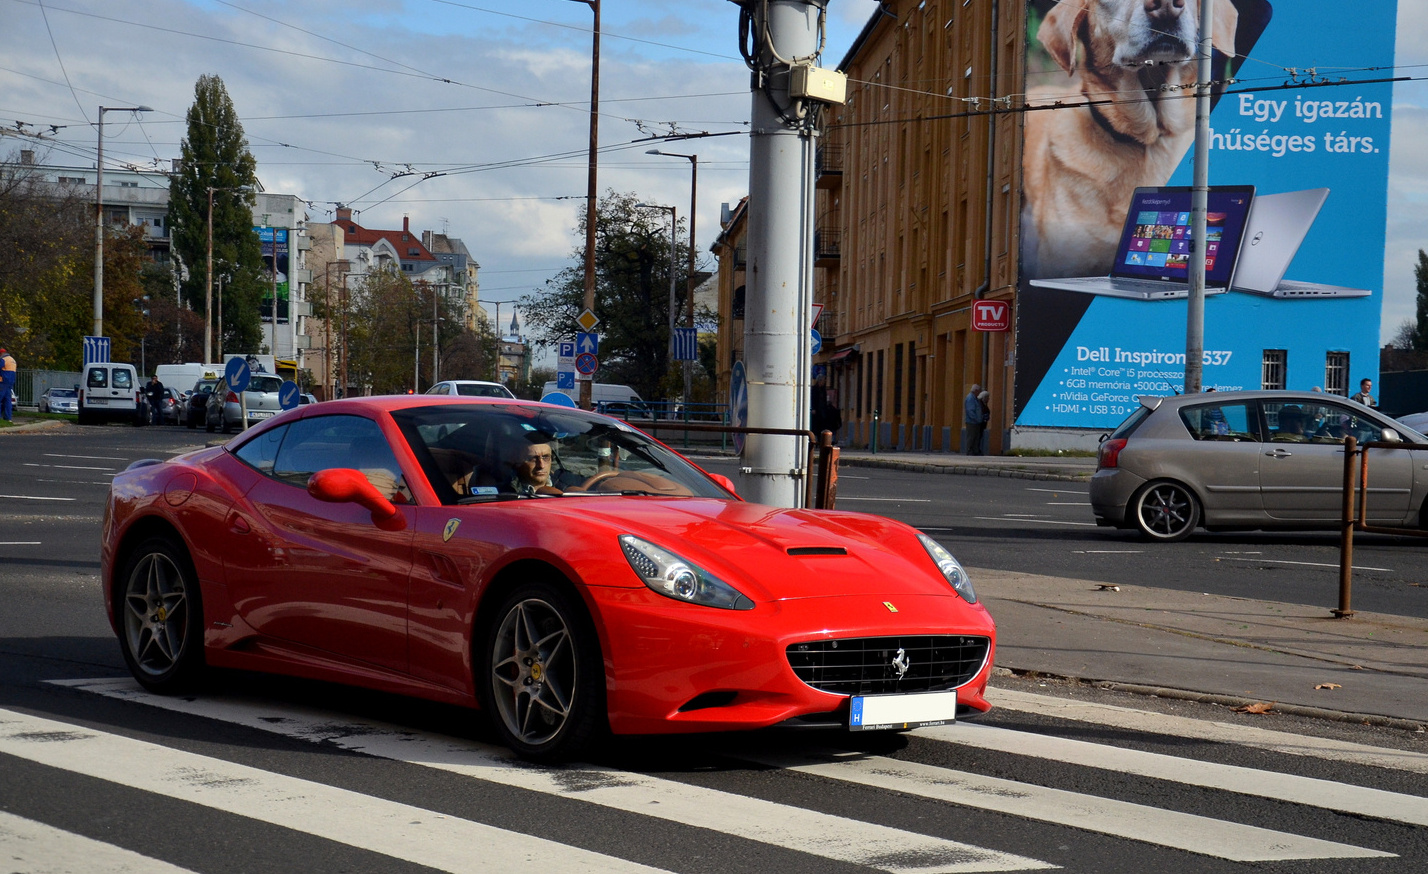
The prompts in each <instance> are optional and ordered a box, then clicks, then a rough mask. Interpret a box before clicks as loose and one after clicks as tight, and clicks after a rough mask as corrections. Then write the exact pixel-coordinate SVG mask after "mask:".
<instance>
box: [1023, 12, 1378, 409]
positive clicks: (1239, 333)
mask: <svg viewBox="0 0 1428 874" xmlns="http://www.w3.org/2000/svg"><path fill="white" fill-rule="evenodd" d="M1214 3H1215V5H1214V7H1213V10H1212V12H1213V21H1214V24H1213V27H1212V35H1211V36H1212V43H1213V45H1214V63H1213V69H1214V73H1213V76H1214V109H1213V111H1212V113H1211V116H1210V127H1211V135H1210V143H1209V168H1210V176H1209V181H1210V185H1211V186H1212V188H1211V193H1210V203H1209V207H1208V210H1207V222H1208V227H1207V236H1206V249H1205V254H1204V257H1205V258H1206V268H1207V270H1206V272H1207V277H1208V278H1207V287H1208V288H1209V292H1210V293H1207V296H1206V298H1205V321H1204V350H1205V351H1204V357H1203V359H1202V364H1203V368H1204V369H1203V384H1204V386H1205V387H1207V388H1208V387H1214V388H1218V389H1222V390H1228V389H1237V388H1260V387H1262V386H1282V387H1285V388H1291V389H1303V390H1309V389H1312V388H1316V387H1318V388H1323V389H1325V390H1329V391H1344V392H1345V393H1347V392H1351V391H1353V390H1355V388H1356V387H1357V385H1358V381H1359V379H1361V378H1364V377H1368V378H1375V377H1376V376H1377V371H1378V337H1379V315H1380V312H1381V305H1382V295H1383V263H1384V257H1383V256H1384V234H1385V227H1384V225H1385V214H1386V199H1387V186H1388V157H1389V155H1388V141H1389V126H1390V109H1391V106H1392V94H1391V85H1390V84H1388V83H1386V82H1375V83H1370V84H1365V83H1364V82H1363V80H1369V79H1378V78H1380V77H1381V76H1382V75H1383V74H1382V73H1378V72H1372V70H1374V69H1380V70H1381V69H1384V68H1388V67H1391V66H1392V59H1393V49H1394V28H1395V23H1396V17H1397V9H1396V3H1395V0H1365V2H1363V3H1359V4H1355V5H1354V6H1353V8H1352V11H1351V12H1349V11H1346V10H1347V7H1345V6H1344V5H1343V4H1342V3H1340V2H1331V0H1294V2H1288V0H1273V2H1271V0H1214ZM1199 14H1200V10H1199V7H1198V2H1197V0H1185V2H1184V3H1183V4H1179V5H1177V4H1175V3H1171V2H1161V3H1150V2H1145V0H1028V4H1027V58H1026V70H1027V82H1026V91H1027V102H1028V105H1029V107H1031V109H1030V111H1028V112H1027V113H1026V116H1025V145H1024V152H1023V163H1022V170H1023V179H1024V185H1023V202H1022V214H1021V228H1022V235H1021V264H1022V272H1021V286H1020V289H1019V298H1018V299H1019V303H1018V307H1017V347H1016V390H1015V404H1016V425H1017V426H1018V427H1065V428H1094V429H1103V428H1109V427H1113V426H1114V425H1116V424H1117V423H1118V422H1120V421H1121V420H1122V419H1123V418H1124V417H1125V416H1126V414H1127V413H1129V412H1130V411H1131V410H1133V409H1134V407H1135V405H1136V397H1138V396H1139V395H1145V394H1171V393H1173V392H1175V391H1177V390H1180V389H1181V388H1182V387H1183V385H1184V379H1185V347H1186V317H1187V310H1188V303H1187V300H1186V294H1185V290H1186V288H1187V284H1186V279H1187V278H1188V265H1189V260H1190V258H1192V257H1195V251H1194V246H1193V240H1192V234H1191V225H1190V212H1189V203H1190V193H1189V189H1188V186H1190V184H1191V182H1192V178H1191V174H1192V160H1193V155H1192V148H1191V147H1192V144H1193V140H1194V128H1195V100H1194V94H1195V88H1194V85H1195V82H1196V62H1195V60H1194V54H1195V52H1196V49H1197V43H1198V39H1199ZM1346 15H1350V16H1352V19H1353V21H1352V23H1349V22H1346V21H1345V16H1346ZM1051 106H1057V107H1058V108H1052V109H1047V108H1037V107H1051ZM1126 280H1137V282H1127V281H1126Z"/></svg>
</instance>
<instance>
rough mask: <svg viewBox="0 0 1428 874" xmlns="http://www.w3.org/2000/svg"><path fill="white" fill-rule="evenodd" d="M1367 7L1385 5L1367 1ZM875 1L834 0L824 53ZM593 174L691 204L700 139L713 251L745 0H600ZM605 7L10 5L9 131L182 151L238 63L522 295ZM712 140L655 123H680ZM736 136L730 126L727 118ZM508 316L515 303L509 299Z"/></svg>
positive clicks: (1399, 109) (1409, 266)
mask: <svg viewBox="0 0 1428 874" xmlns="http://www.w3.org/2000/svg"><path fill="white" fill-rule="evenodd" d="M972 2H983V0H972ZM1371 2H1372V0H1371ZM1399 7H1400V11H1399V26H1398V57H1397V64H1398V65H1399V75H1406V76H1425V77H1428V44H1425V41H1424V40H1423V39H1422V35H1423V34H1425V33H1428V3H1424V2H1422V0H1401V2H1400V3H1399ZM875 8H876V3H875V2H874V0H831V2H830V4H829V9H828V22H829V23H828V41H827V48H826V50H825V53H824V64H825V66H834V65H836V64H837V63H838V61H839V60H841V59H842V57H843V56H844V54H845V53H846V51H847V49H848V47H849V46H850V45H851V43H852V41H853V39H854V38H855V37H856V36H857V34H858V32H859V31H860V30H861V28H862V26H863V24H864V23H865V22H866V21H867V20H868V17H869V16H870V15H871V14H872V12H873V11H874V10H875ZM601 12H602V33H603V36H602V39H601V47H600V52H601V65H600V78H601V84H600V112H601V115H600V123H599V127H600V143H601V148H602V153H601V156H600V170H599V185H600V190H601V192H602V193H603V192H605V191H606V190H608V189H612V188H613V189H615V190H617V191H626V192H634V193H636V194H638V196H639V197H640V198H641V199H643V200H645V201H647V202H651V203H663V204H672V205H674V206H676V208H677V209H678V210H679V215H680V217H681V219H682V220H683V219H684V218H685V217H686V213H687V212H688V204H689V195H690V191H689V183H690V172H689V171H690V162H689V161H687V160H684V159H679V158H669V157H662V156H658V155H648V154H646V150H647V149H651V148H661V149H664V150H665V151H670V152H678V153H683V154H696V155H698V161H699V190H698V195H699V211H698V216H697V232H698V233H697V236H698V243H699V247H700V250H701V252H703V255H702V258H703V261H704V265H705V266H706V267H709V266H710V265H712V263H713V259H712V255H710V254H709V253H708V247H709V244H710V243H711V242H712V241H713V239H714V237H715V236H716V235H717V234H718V231H719V224H718V221H719V214H720V204H721V203H735V202H737V201H738V200H739V198H740V197H742V196H743V195H744V194H745V193H746V192H747V189H748V137H747V132H748V126H747V121H748V118H749V104H750V98H749V91H748V71H747V69H746V68H745V66H744V64H743V61H742V60H741V59H740V57H739V52H738V36H737V25H738V10H737V7H736V6H735V5H734V4H733V3H731V2H729V0H680V2H678V3H670V2H667V0H604V2H603V3H602V10H601ZM591 19H592V15H591V10H590V7H589V6H588V5H587V4H586V3H585V2H582V0H523V2H519V3H517V2H510V0H469V2H467V0H343V2H337V0H307V2H304V3H300V4H294V3H278V2H272V0H143V2H137V0H0V126H9V125H12V124H14V123H15V122H17V121H19V122H24V123H25V124H27V125H30V126H34V127H33V128H29V129H34V128H44V129H45V130H46V131H48V126H50V125H56V126H58V127H59V130H58V131H57V132H55V133H54V134H53V135H50V136H47V137H46V138H45V140H44V141H43V142H41V143H40V144H38V145H36V144H35V143H34V142H33V141H26V140H20V139H14V138H10V137H0V155H3V156H10V155H11V154H13V153H14V152H15V151H16V150H18V149H19V148H37V149H38V150H39V152H40V153H41V155H42V156H46V157H45V159H46V160H47V161H48V162H49V163H53V164H70V165H74V166H93V164H94V158H95V147H96V141H95V132H94V128H93V122H94V121H95V118H96V116H97V114H98V107H99V106H101V105H103V106H137V105H147V106H150V107H153V110H154V111H153V112H149V113H145V114H144V115H143V116H142V118H140V119H137V120H136V119H132V118H131V117H130V116H129V115H127V114H125V113H115V112H109V113H106V115H105V128H104V131H105V158H106V161H105V163H106V166H113V163H111V162H122V163H129V164H133V165H136V166H140V167H153V166H156V165H157V166H161V167H163V168H167V166H168V162H169V160H170V159H172V158H174V157H176V156H177V155H178V151H179V141H180V139H181V138H182V137H183V136H184V131H185V123H184V114H185V112H186V111H187V110H188V107H189V106H190V105H191V104H192V102H193V86H194V82H195V80H196V79H197V78H198V77H199V76H200V75H203V74H206V73H208V74H216V75H218V76H219V77H221V78H222V79H223V81H224V83H225V85H226V87H227V89H228V92H229V95H230V96H231V97H232V99H233V103H234V107H235V109H236V110H237V112H238V115H239V117H240V118H241V119H242V121H243V125H244V129H245V131H246V133H247V136H248V140H249V145H250V148H251V150H252V152H253V154H254V156H255V157H256V158H257V160H258V173H259V178H260V179H261V180H262V183H263V185H264V187H265V188H266V189H267V190H268V191H270V192H275V193H286V194H295V195H297V196H298V197H301V198H303V199H304V200H307V201H309V202H310V204H311V205H310V206H309V209H308V212H309V216H310V218H311V219H312V220H314V221H319V222H324V221H331V220H332V218H333V212H332V211H333V209H334V208H335V205H336V204H338V203H341V204H344V205H348V206H351V207H352V208H353V209H354V210H356V211H357V212H358V221H359V222H360V223H361V224H363V225H365V226H367V227H374V228H393V227H400V226H401V223H402V219H403V217H404V216H405V217H409V219H410V222H411V226H412V227H413V228H414V229H420V230H434V231H437V232H445V233H448V234H450V235H451V236H454V237H460V238H462V239H463V240H465V242H466V244H467V246H468V247H469V248H470V249H471V251H472V253H473V254H474V255H475V257H476V259H477V261H478V262H480V264H481V267H482V270H481V286H482V294H481V296H482V299H483V301H511V300H515V299H517V298H519V297H521V296H522V295H524V294H528V293H530V292H532V291H534V290H538V289H540V288H541V287H543V285H544V283H545V281H546V280H548V279H550V278H551V277H553V276H554V275H555V274H556V273H557V272H558V271H559V270H560V269H562V268H563V267H566V266H568V265H570V264H572V263H574V259H573V258H572V253H573V251H574V250H575V248H576V247H577V246H578V245H579V244H580V243H581V240H578V239H577V238H576V222H577V219H578V214H579V211H580V209H581V208H582V207H583V203H584V195H585V190H586V167H587V162H586V152H585V150H586V148H587V145H588V140H589V127H588V125H589V113H588V101H589V96H590V48H591V46H590V27H591ZM1393 115H1394V118H1393V146H1392V153H1391V159H1392V170H1391V179H1390V184H1389V223H1388V229H1387V230H1388V245H1387V251H1386V253H1385V300H1384V312H1383V331H1382V333H1383V336H1384V337H1385V338H1386V339H1387V338H1389V337H1391V336H1392V335H1393V333H1394V332H1395V331H1396V329H1397V327H1398V325H1399V324H1400V323H1401V322H1402V321H1403V320H1404V319H1406V318H1411V317H1412V315H1413V311H1414V309H1413V308H1414V280H1413V265H1414V264H1415V263H1416V260H1417V251H1418V249H1419V248H1428V221H1425V220H1426V219H1428V82H1407V83H1401V84H1399V85H1397V86H1396V91H1395V100H1394V111H1393ZM671 133H675V134H686V135H698V134H709V135H711V136H707V137H701V138H698V139H688V140H682V141H675V142H667V143H662V142H657V141H653V140H652V138H653V137H658V136H662V135H667V134H671ZM717 134H724V135H723V136H715V135H717ZM507 312H509V310H508V309H504V308H503V321H504V318H505V317H504V313H507Z"/></svg>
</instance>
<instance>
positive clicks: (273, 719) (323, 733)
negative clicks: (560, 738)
mask: <svg viewBox="0 0 1428 874" xmlns="http://www.w3.org/2000/svg"><path fill="white" fill-rule="evenodd" d="M60 684H61V685H67V686H72V687H78V688H82V689H85V690H87V691H90V692H96V693H99V694H104V695H108V696H111V697H116V698H123V699H126V700H133V701H141V702H143V703H145V704H149V705H152V706H156V707H162V708H165V709H168V710H175V711H179V712H183V713H189V714H193V715H195V716H202V717H207V718H209V719H218V720H222V721H224V722H230V723H237V724H240V725H245V726H248V727H250V728H255V729H260V730H262V731H266V732H274V733H277V734H282V735H286V736H289V737H296V738H302V739H306V740H312V741H321V742H324V743H327V744H331V745H335V746H338V747H341V748H343V749H349V750H354V751H357V752H362V753H365V754H367V755H371V756H379V757H381V758H386V759H394V760H397V761H402V762H408V763H411V764H415V765H423V766H426V767H430V768H438V769H441V770H444V771H449V772H452V773H457V774H462V775H465V776H468V777H474V778H477V779H480V780H485V781H488V782H492V783H498V784H501V785H504V786H512V787H516V788H520V789H526V790H529V791H532V792H542V793H546V794H549V795H558V796H561V797H565V798H570V799H574V800H577V801H583V802H586V803H589V804H597V805H601V806H603V807H608V808H612V809H615V810H622V811H629V812H632V813H637V814H640V815H642V816H650V817H657V818H659V819H665V820H669V821H672V822H677V823H681V824H684V825H693V826H698V827H701V828H706V829H712V830H715V831H719V832H722V833H724V834H728V835H735V836H738V837H742V838H746V839H749V840H753V841H758V842H760V843H765V844H771V845H774V846H779V847H784V848H787V849H792V850H797V851H799V852H803V853H809V854H812V855H815V856H820V857H823V858H828V859H836V860H838V861H841V862H850V863H853V864H856V865H864V866H867V867H870V868H878V869H881V870H884V871H888V872H892V874H935V872H947V874H961V872H980V871H1025V870H1035V869H1046V868H1052V867H1055V866H1053V865H1050V864H1047V863H1045V862H1040V861H1037V860H1035V859H1029V858H1026V857H1023V856H1015V855H1011V854H1007V853H1000V852H996V851H994V850H988V849H984V848H982V847H976V846H972V845H971V844H964V843H960V842H957V841H948V840H943V839H940V838H934V837H930V836H927V835H920V834H916V833H914V832H908V831H903V830H901V829H895V828H889V827H886V826H880V825H875V824H872V823H864V822H859V821H857V820H853V819H848V818H846V817H840V816H831V815H828V814H823V813H818V812H816V811H811V810H806V809H804V808H800V807H792V806H789V805H784V804H777V803H774V802H770V801H764V800H762V799H757V798H748V797H745V796H742V795H735V794H732V793H728V792H721V791H718V790H714V789H706V788H703V787H700V786H691V785H688V784H684V783H678V782H675V781H671V780H662V779H660V778H657V777H651V776H648V775H645V774H637V773H632V772H628V771H611V770H606V769H602V768H595V767H565V768H559V769H550V768H532V767H529V766H527V765H525V764H523V763H521V762H519V761H518V760H516V759H514V758H513V757H512V756H511V754H510V753H509V752H507V751H506V750H504V749H498V748H495V747H489V746H484V745H481V744H477V743H474V742H470V741H463V740H460V739H457V738H452V737H450V736H442V735H433V734H427V733H423V732H419V731H412V730H410V729H405V728H401V727H398V726H393V725H386V724H382V723H377V722H372V721H368V720H348V721H343V720H335V719H334V718H333V715H332V714H331V713H330V712H320V711H313V710H306V709H304V708H300V707H295V706H288V705H284V706H282V707H280V708H279V707H274V706H272V705H269V704H265V703H261V702H259V703H250V702H246V701H242V700H238V699H232V698H218V697H215V696H205V697H203V698H199V699H193V700H185V699H179V698H170V697H163V696H157V695H150V694H149V693H147V692H145V691H143V690H142V689H141V688H139V686H138V685H136V684H135V683H134V682H133V681H132V680H78V681H63V682H61V683H60Z"/></svg>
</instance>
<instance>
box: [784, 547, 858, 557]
mask: <svg viewBox="0 0 1428 874" xmlns="http://www.w3.org/2000/svg"><path fill="white" fill-rule="evenodd" d="M788 554H789V555H847V554H848V550H846V549H844V548H843V547H841V546H790V547H789V549H788Z"/></svg>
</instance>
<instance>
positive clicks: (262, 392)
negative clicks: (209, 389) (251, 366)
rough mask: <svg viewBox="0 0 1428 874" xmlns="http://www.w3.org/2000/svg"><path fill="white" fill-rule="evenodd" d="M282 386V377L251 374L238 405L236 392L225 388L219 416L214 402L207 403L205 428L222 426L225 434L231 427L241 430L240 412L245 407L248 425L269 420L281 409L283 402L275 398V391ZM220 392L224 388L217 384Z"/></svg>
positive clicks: (241, 414) (241, 418) (276, 393)
mask: <svg viewBox="0 0 1428 874" xmlns="http://www.w3.org/2000/svg"><path fill="white" fill-rule="evenodd" d="M282 386H283V381H282V379H281V378H279V377H276V376H268V375H267V374H254V375H253V378H252V379H251V380H250V381H249V382H248V388H247V389H246V390H244V392H243V399H242V403H241V404H240V402H239V398H238V393H237V392H234V391H227V392H226V394H225V395H224V401H223V410H222V413H221V414H219V415H215V414H214V407H216V406H217V405H216V404H210V406H209V419H208V421H206V422H205V425H204V427H205V429H206V430H208V431H213V430H215V429H221V430H222V431H223V433H225V434H227V433H228V432H229V431H230V430H235V429H236V430H242V429H243V428H244V424H243V411H244V409H245V408H246V410H247V414H248V422H247V424H248V426H249V427H251V426H253V425H256V424H258V423H259V422H261V421H263V420H264V419H271V418H272V417H274V416H276V415H277V414H278V413H281V412H282V411H283V408H282V404H281V402H280V401H279V398H278V390H279V389H281V388H282ZM219 391H224V389H223V387H222V386H221V385H220V387H219Z"/></svg>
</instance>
